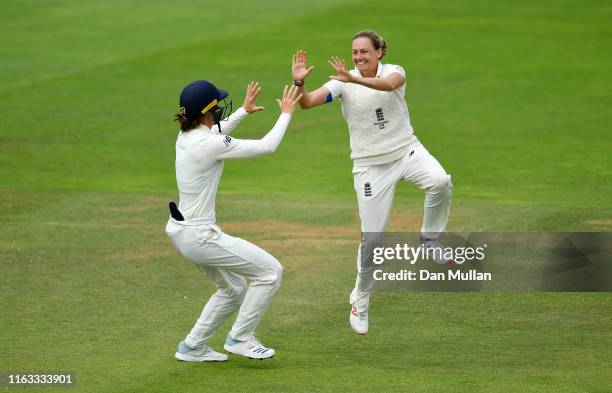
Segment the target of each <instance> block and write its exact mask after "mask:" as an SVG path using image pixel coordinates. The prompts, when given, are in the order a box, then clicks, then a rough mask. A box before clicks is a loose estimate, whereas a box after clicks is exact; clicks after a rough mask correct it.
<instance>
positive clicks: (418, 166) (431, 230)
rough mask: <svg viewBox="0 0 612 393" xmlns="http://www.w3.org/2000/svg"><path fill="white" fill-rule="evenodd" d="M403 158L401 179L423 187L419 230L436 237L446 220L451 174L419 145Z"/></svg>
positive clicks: (450, 190)
mask: <svg viewBox="0 0 612 393" xmlns="http://www.w3.org/2000/svg"><path fill="white" fill-rule="evenodd" d="M402 161H403V162H402V167H403V172H402V179H403V180H406V181H409V182H411V183H413V184H415V185H416V186H418V187H419V188H421V189H422V190H424V191H425V202H424V211H423V226H422V227H421V233H422V234H423V236H425V237H428V238H433V239H435V238H438V237H439V236H440V233H441V232H444V230H445V229H446V224H447V223H448V215H449V212H450V203H451V194H452V187H453V186H452V183H451V177H450V175H448V174H447V173H446V171H445V170H444V168H442V165H440V163H439V162H438V160H436V159H435V158H434V156H432V155H431V154H430V153H429V152H428V151H427V149H425V147H424V146H422V145H420V146H418V147H416V148H415V149H414V154H412V155H410V154H408V155H406V156H405V157H404V158H403V159H402Z"/></svg>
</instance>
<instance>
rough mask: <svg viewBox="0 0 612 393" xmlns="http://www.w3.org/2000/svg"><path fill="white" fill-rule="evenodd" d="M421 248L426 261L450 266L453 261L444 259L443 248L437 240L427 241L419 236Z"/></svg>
mask: <svg viewBox="0 0 612 393" xmlns="http://www.w3.org/2000/svg"><path fill="white" fill-rule="evenodd" d="M421 247H423V248H425V252H426V253H427V260H432V261H434V262H435V263H437V264H438V265H452V264H454V263H455V261H454V260H453V259H447V258H444V248H443V247H442V245H441V244H440V241H439V240H438V239H427V238H424V237H422V236H421Z"/></svg>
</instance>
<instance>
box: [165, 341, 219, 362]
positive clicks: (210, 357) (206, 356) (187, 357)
mask: <svg viewBox="0 0 612 393" xmlns="http://www.w3.org/2000/svg"><path fill="white" fill-rule="evenodd" d="M174 357H175V358H177V359H178V360H182V361H184V362H225V361H226V360H227V355H226V354H224V353H219V352H215V351H214V350H213V349H212V348H211V347H209V346H208V345H204V346H202V347H198V348H191V347H190V346H189V345H187V344H185V341H181V342H180V343H179V345H178V349H177V350H176V353H175V354H174Z"/></svg>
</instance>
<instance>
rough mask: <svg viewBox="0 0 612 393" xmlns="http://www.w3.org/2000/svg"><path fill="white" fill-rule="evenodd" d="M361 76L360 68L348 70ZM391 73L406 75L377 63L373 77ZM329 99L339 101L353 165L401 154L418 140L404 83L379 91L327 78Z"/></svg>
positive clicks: (381, 161) (389, 159)
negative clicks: (346, 126)
mask: <svg viewBox="0 0 612 393" xmlns="http://www.w3.org/2000/svg"><path fill="white" fill-rule="evenodd" d="M349 72H350V73H351V74H353V75H355V76H362V75H361V72H359V70H357V69H356V68H355V69H352V70H350V71H349ZM394 72H397V73H399V74H400V75H402V76H403V77H404V80H405V78H406V73H405V72H404V69H403V68H402V67H400V66H398V65H394V64H383V63H378V69H377V70H376V77H378V78H380V77H385V76H388V75H390V74H392V73H394ZM324 86H325V87H326V88H327V89H328V90H329V92H330V94H331V96H332V99H333V100H336V99H339V100H340V101H341V103H342V115H343V116H344V118H345V119H346V122H347V124H348V128H349V134H350V145H351V159H352V160H353V164H354V165H355V166H368V165H380V164H386V163H389V162H392V161H395V160H397V159H399V158H400V157H402V156H403V155H404V154H405V153H406V151H407V150H408V147H409V146H410V145H412V144H416V143H418V140H417V138H416V137H415V136H414V131H413V129H412V125H411V124H410V115H409V113H408V106H407V105H406V100H405V99H404V93H405V89H406V82H405V81H404V84H403V85H402V86H400V87H398V88H397V89H395V90H393V91H380V90H376V89H372V88H369V87H366V86H362V85H359V84H356V83H345V82H340V81H337V80H330V81H329V82H327V83H325V85H324Z"/></svg>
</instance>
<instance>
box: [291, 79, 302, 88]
mask: <svg viewBox="0 0 612 393" xmlns="http://www.w3.org/2000/svg"><path fill="white" fill-rule="evenodd" d="M293 85H294V86H297V87H302V86H304V81H295V80H294V81H293Z"/></svg>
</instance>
